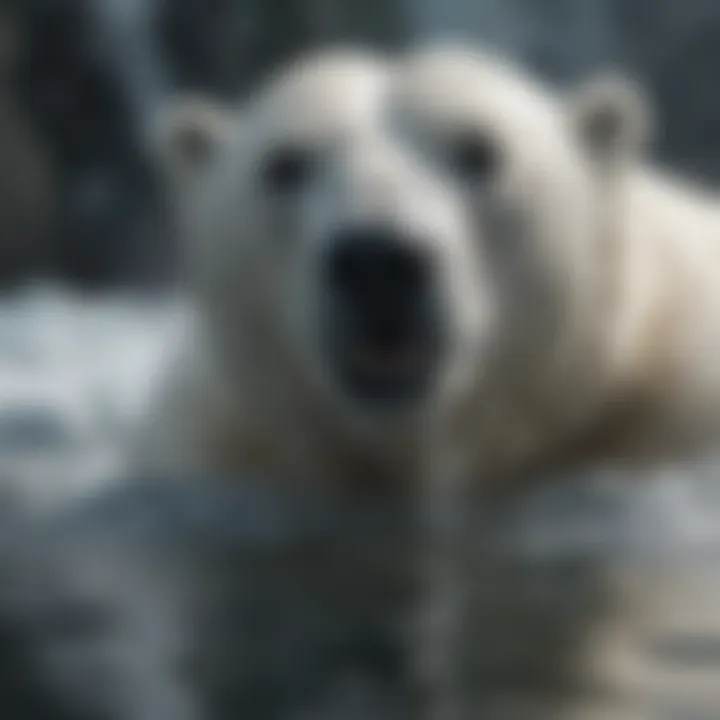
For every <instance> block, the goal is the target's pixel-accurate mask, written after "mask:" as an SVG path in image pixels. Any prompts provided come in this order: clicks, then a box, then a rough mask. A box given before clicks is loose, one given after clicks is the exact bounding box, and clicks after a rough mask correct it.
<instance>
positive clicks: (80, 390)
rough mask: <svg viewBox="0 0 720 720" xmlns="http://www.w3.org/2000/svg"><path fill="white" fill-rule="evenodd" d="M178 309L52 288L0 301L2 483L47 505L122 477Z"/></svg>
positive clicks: (162, 302) (170, 302)
mask: <svg viewBox="0 0 720 720" xmlns="http://www.w3.org/2000/svg"><path fill="white" fill-rule="evenodd" d="M179 306H180V304H179V303H178V302H177V301H176V300H174V299H170V298H163V299H156V300H148V299H138V298H134V297H113V298H102V299H99V300H98V299H95V300H93V301H89V300H86V299H84V298H81V297H78V296H75V295H73V294H71V293H69V292H66V291H63V290H62V289H59V288H47V287H45V288H29V289H24V290H22V291H19V292H16V293H14V294H12V295H10V296H5V297H4V298H3V299H2V300H0V478H2V480H3V482H5V483H11V484H12V485H13V486H14V487H21V488H22V489H23V490H24V491H28V492H30V493H32V494H33V495H34V496H35V497H36V498H37V499H38V500H45V499H47V500H53V499H57V498H60V497H62V496H63V495H64V494H65V493H66V492H72V491H75V490H81V489H83V488H86V487H88V486H92V485H97V484H101V483H103V482H105V481H107V480H108V479H109V478H111V477H113V476H114V475H115V474H116V473H117V472H118V470H119V465H118V463H119V461H120V454H121V450H122V445H123V442H124V440H125V438H126V437H127V432H128V430H129V429H130V428H131V426H132V422H133V420H134V419H135V417H136V416H137V414H138V412H139V411H140V409H141V407H142V404H143V402H144V400H145V398H146V396H147V392H148V388H149V385H150V384H151V383H152V381H153V378H154V377H155V376H156V374H157V370H158V367H159V365H161V364H162V362H163V358H164V357H165V350H166V349H167V347H168V343H169V342H170V338H171V337H172V332H173V329H174V328H176V327H177V325H178V317H179V316H180V314H181V313H180V310H179Z"/></svg>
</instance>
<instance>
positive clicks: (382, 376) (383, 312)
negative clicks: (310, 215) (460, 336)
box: [322, 224, 443, 403]
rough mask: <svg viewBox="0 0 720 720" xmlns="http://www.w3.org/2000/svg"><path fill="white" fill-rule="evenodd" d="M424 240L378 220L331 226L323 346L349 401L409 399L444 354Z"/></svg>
mask: <svg viewBox="0 0 720 720" xmlns="http://www.w3.org/2000/svg"><path fill="white" fill-rule="evenodd" d="M436 267H437V263H436V262H435V260H434V258H433V256H432V254H431V251H430V249H429V247H428V244H427V243H423V242H419V241H416V240H415V238H413V237H412V236H411V235H410V234H409V233H407V232H404V231H402V230H399V229H396V228H393V227H391V226H390V225H389V224H388V225H387V226H383V225H364V226H363V225H358V226H354V227H348V228H346V229H344V230H342V231H340V232H339V233H337V234H336V235H335V236H334V237H333V238H332V240H331V242H330V243H329V244H328V247H327V249H326V251H325V254H324V257H323V274H322V277H323V284H324V286H325V294H326V298H327V303H326V307H325V311H324V312H325V314H326V322H325V323H324V324H325V330H326V332H325V339H326V342H325V345H326V347H325V349H326V351H327V352H328V353H329V356H330V360H331V365H332V367H333V368H334V371H335V372H336V374H337V376H338V378H337V379H338V380H339V381H340V384H341V385H342V387H343V390H344V391H345V393H346V394H348V395H349V396H350V397H351V398H352V399H353V400H356V401H361V402H364V403H368V402H381V403H387V402H410V401H412V400H417V399H421V398H422V397H424V396H425V395H426V393H427V391H428V390H429V389H430V386H431V385H432V382H433V379H434V376H435V370H436V367H437V364H438V361H439V359H440V357H441V355H442V346H443V341H442V327H443V322H442V320H443V312H442V307H441V306H442V303H441V302H440V299H439V293H438V291H437V287H438V281H437V278H436Z"/></svg>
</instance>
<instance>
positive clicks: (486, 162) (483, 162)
mask: <svg viewBox="0 0 720 720" xmlns="http://www.w3.org/2000/svg"><path fill="white" fill-rule="evenodd" d="M448 161H449V163H450V165H451V167H452V169H453V171H454V172H455V173H456V174H457V175H459V176H460V177H461V178H462V179H463V180H468V181H472V182H477V181H481V180H485V179H487V178H489V177H490V176H491V175H492V174H493V173H494V172H495V170H496V169H497V166H498V164H499V161H500V157H499V151H498V147H497V145H496V144H495V143H494V142H493V141H492V139H491V138H488V137H485V136H483V135H480V134H479V133H460V134H458V135H457V136H456V137H455V138H453V139H452V140H451V141H450V143H449V145H448Z"/></svg>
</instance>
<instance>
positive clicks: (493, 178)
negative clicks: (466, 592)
mask: <svg viewBox="0 0 720 720" xmlns="http://www.w3.org/2000/svg"><path fill="white" fill-rule="evenodd" d="M649 116H650V113H649V111H648V110H647V106H646V103H645V101H644V99H643V98H642V96H641V94H640V93H639V92H637V91H636V90H635V88H633V87H632V86H631V85H629V84H627V83H623V82H618V81H614V80H611V79H600V80H597V81H595V82H591V83H589V84H588V85H587V86H586V87H585V88H582V89H581V90H580V91H578V92H576V93H575V94H574V95H573V96H572V97H570V98H568V97H565V96H563V95H561V94H560V93H559V92H557V91H553V90H550V89H549V88H546V87H544V86H543V85H542V84H541V83H540V82H539V81H538V80H536V79H535V78H533V77H531V76H529V75H528V74H527V73H525V72H524V71H522V70H520V69H519V68H516V67H514V66H513V65H512V64H511V63H509V62H506V61H504V60H500V59H498V58H495V57H490V56H486V55H483V54H481V53H479V52H475V51H474V50H468V49H464V48H459V47H455V48H448V47H442V48H437V47H436V48H430V49H425V50H422V51H416V52H414V53H410V54H409V55H408V56H406V57H403V58H393V59H390V58H383V57H379V56H375V55H372V54H370V53H363V52H361V51H350V50H338V51H328V52H323V53H317V54H315V55H312V56H311V57H308V58H304V59H303V60H301V61H298V62H295V63H293V64H292V65H291V66H289V67H287V68H285V69H284V70H282V71H280V72H278V73H277V75H276V76H274V77H273V78H271V80H270V81H269V82H268V83H267V84H266V85H265V86H264V87H263V88H261V89H260V91H259V92H258V93H257V94H256V95H254V96H252V97H250V98H249V99H248V101H247V102H246V103H245V104H244V106H243V107H242V108H241V109H227V108H220V107H216V106H213V105H211V104H209V103H208V102H206V101H200V100H196V101H189V102H186V103H183V104H180V106H179V107H178V108H176V109H175V110H174V111H172V112H171V113H170V114H169V116H168V117H167V118H165V121H164V122H163V123H161V128H162V133H161V140H160V143H159V145H160V147H161V148H162V149H163V158H164V161H165V165H166V167H167V168H168V172H169V177H170V178H171V180H172V181H173V190H174V197H175V199H176V201H177V202H176V208H177V210H178V212H177V215H176V217H177V219H178V226H179V228H180V230H181V233H182V237H183V241H184V246H185V250H186V253H185V257H186V268H187V273H186V275H187V281H188V285H189V287H190V290H191V292H192V294H193V297H194V299H195V305H196V310H197V312H196V318H195V320H194V322H193V323H192V328H190V329H188V333H187V337H186V342H185V344H184V348H183V350H182V352H181V353H179V360H178V363H177V365H176V367H175V370H174V371H173V373H171V374H170V375H171V376H170V377H169V379H168V381H167V382H166V384H165V390H164V392H163V393H161V398H160V400H159V402H158V404H157V405H156V407H155V412H154V414H153V415H152V416H151V418H152V422H151V428H150V430H149V431H148V432H146V433H144V438H143V439H144V441H145V448H146V450H147V453H145V458H146V460H148V462H149V463H150V464H151V465H154V466H155V467H163V468H165V469H173V470H174V471H176V472H177V471H189V472H193V471H198V472H203V471H208V470H209V471H212V472H214V473H215V474H228V475H232V476H238V475H243V474H245V475H247V474H250V475H252V474H254V473H258V474H259V475H262V476H270V477H275V478H284V479H285V480H286V481H287V479H289V478H294V479H293V481H292V482H306V483H309V484H316V483H319V484H321V485H327V486H328V487H337V486H338V485H343V486H345V487H350V486H352V485H354V483H355V482H356V481H357V482H358V483H359V484H360V485H361V486H362V485H366V484H368V483H372V482H375V483H376V484H378V485H379V486H385V485H386V484H387V483H395V484H403V481H404V479H409V478H411V477H412V475H413V472H414V470H416V469H417V466H418V463H419V462H425V461H426V460H427V456H428V453H427V452H426V451H427V442H426V440H427V438H428V437H432V438H433V444H434V445H436V446H442V447H444V448H445V450H446V453H445V454H446V457H447V458H450V457H452V458H453V459H454V460H455V462H456V465H457V469H456V471H457V472H458V473H462V474H463V475H464V476H465V477H468V478H471V477H477V478H480V477H481V478H482V481H481V484H483V485H487V484H488V483H492V482H495V481H501V480H502V481H503V482H504V483H506V484H507V483H509V479H510V478H515V477H525V476H526V475H527V474H528V473H529V472H533V471H538V470H539V469H546V468H553V469H555V468H560V467H564V466H566V465H568V464H569V463H571V462H583V461H590V462H595V461H599V460H605V459H610V460H619V461H626V460H636V459H639V458H647V457H653V458H658V457H660V456H661V455H662V454H663V453H667V452H671V451H676V450H680V449H685V450H687V449H689V447H690V446H693V447H695V446H696V444H697V443H698V442H699V441H706V440H709V439H711V438H712V436H713V434H714V432H715V428H716V427H717V423H716V420H718V408H720V402H718V401H719V400H720V398H719V397H718V394H719V392H720V366H718V365H717V363H714V362H713V358H714V357H715V354H716V352H717V348H718V346H719V344H720V292H718V290H717V283H716V281H715V267H716V265H715V261H716V258H717V257H718V255H720V248H719V247H718V244H719V243H720V240H719V239H718V237H717V234H718V222H717V221H718V210H717V207H716V204H715V201H714V198H712V197H710V196H708V195H706V194H704V193H702V192H701V191H699V190H696V189H694V188H692V187H690V186H688V185H685V184H683V183H681V182H680V181H678V180H676V179H673V178H669V177H666V176H664V175H663V174H662V173H660V172H659V171H658V170H656V169H655V168H653V167H652V166H651V164H650V163H649V162H648V161H647V160H646V158H645V157H644V155H645V152H644V148H645V145H646V142H647V139H648V135H649V130H650V126H651V122H650V121H649V120H650V118H649ZM429 428H432V431H431V432H430V433H429V432H428V429H429ZM421 457H422V458H423V460H422V461H420V460H419V458H421ZM371 477H372V478H374V479H375V480H374V481H370V480H368V478H371ZM498 484H499V485H500V484H501V483H499V482H498Z"/></svg>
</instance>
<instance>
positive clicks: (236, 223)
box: [162, 51, 487, 417]
mask: <svg viewBox="0 0 720 720" xmlns="http://www.w3.org/2000/svg"><path fill="white" fill-rule="evenodd" d="M392 91H393V88H392V68H391V64H390V63H389V62H388V61H385V60H384V59H382V58H378V57H376V56H371V55H367V54H362V53H353V52H349V51H340V52H329V53H328V52H326V53H322V54H319V55H314V56H312V57H310V58H306V59H305V60H303V61H302V62H296V63H294V64H293V65H292V66H291V67H289V68H286V69H285V70H283V71H282V72H280V73H279V74H278V75H277V76H276V77H274V78H273V79H272V80H271V81H270V82H269V83H267V84H266V85H265V86H264V87H263V88H262V89H261V91H260V92H259V93H258V94H257V95H256V96H254V97H251V98H250V99H249V100H248V101H247V102H246V103H245V105H244V107H242V108H241V109H238V110H228V109H221V108H218V107H215V106H211V105H209V104H208V103H207V102H206V101H204V100H202V101H190V102H186V103H184V104H182V105H181V106H179V107H177V108H175V109H174V111H173V112H172V113H171V114H170V115H169V116H168V118H167V119H166V120H165V121H164V122H163V124H162V128H163V133H164V136H163V144H162V147H163V148H164V151H165V154H166V157H165V164H166V167H167V168H168V169H169V171H170V178H171V180H172V181H173V185H174V188H175V190H176V195H175V197H176V199H177V201H178V202H177V209H178V210H179V212H180V215H179V225H180V229H181V230H182V232H183V233H184V235H185V236H186V238H185V239H186V241H187V246H188V254H187V258H186V261H187V262H186V266H187V272H188V273H189V276H190V278H189V279H190V283H191V285H192V287H193V289H194V291H195V292H196V295H197V297H198V299H199V304H200V307H201V308H204V309H205V310H206V311H207V312H206V314H207V317H208V318H209V319H210V322H211V323H212V324H213V325H214V328H213V334H214V338H215V340H214V342H215V344H216V345H217V346H219V348H220V350H221V352H222V353H223V354H225V356H226V359H229V360H230V363H229V364H230V365H232V362H233V356H234V354H239V353H243V352H247V349H248V345H251V346H255V347H259V345H260V344H263V347H264V348H265V349H264V350H263V352H265V353H266V355H265V357H266V358H267V364H268V367H269V366H270V365H271V363H272V360H271V358H270V355H267V352H269V351H268V348H272V352H273V353H274V356H275V357H278V356H282V357H283V358H284V361H285V363H286V370H287V365H288V364H290V365H292V368H291V371H292V372H298V373H299V374H300V375H301V377H302V380H303V382H305V381H307V382H308V386H309V387H311V388H313V391H317V392H322V393H324V397H325V398H330V399H332V400H333V401H338V402H339V404H340V405H342V406H343V407H344V408H346V409H349V410H350V411H351V412H356V411H360V412H363V413H366V414H367V413H370V414H372V415H373V416H374V417H377V416H378V411H379V412H380V414H382V415H383V416H388V414H392V413H393V412H398V411H404V412H401V414H403V415H407V414H408V412H407V411H410V412H409V414H411V415H413V414H416V413H415V411H416V409H417V408H418V406H419V405H421V404H422V401H427V400H429V399H430V398H433V397H436V396H437V395H438V394H441V393H442V391H441V388H443V387H444V386H445V385H446V384H447V382H446V381H447V378H449V377H450V376H452V375H453V374H454V358H457V357H464V356H465V354H466V352H467V349H466V347H465V346H469V345H472V344H474V342H475V338H476V337H477V336H478V335H479V334H480V333H481V328H482V327H483V324H484V323H485V321H486V316H487V312H486V310H487V307H486V305H487V304H486V303H485V302H484V301H483V300H482V299H481V298H480V295H482V294H483V292H484V291H483V287H484V286H485V283H484V282H477V272H478V271H477V268H478V263H477V262H475V259H474V255H475V250H474V244H473V242H472V238H471V237H470V236H469V235H468V234H467V233H468V232H469V231H470V229H471V226H470V224H469V222H468V221H467V219H466V218H465V208H464V206H463V204H462V202H461V199H460V198H458V197H455V196H454V194H453V193H452V192H450V191H449V189H448V188H446V186H445V180H444V178H439V177H435V176H434V175H433V174H432V173H426V172H420V171H419V169H418V167H417V159H416V158H415V156H414V155H413V154H412V153H409V154H408V153H406V152H405V149H404V148H403V147H402V146H401V145H400V144H398V138H396V137H395V136H394V135H393V134H392V132H390V126H389V125H388V122H387V108H388V99H389V97H390V94H391V93H392ZM260 355H261V357H262V354H260ZM240 365H241V363H238V367H239V366H240Z"/></svg>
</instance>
